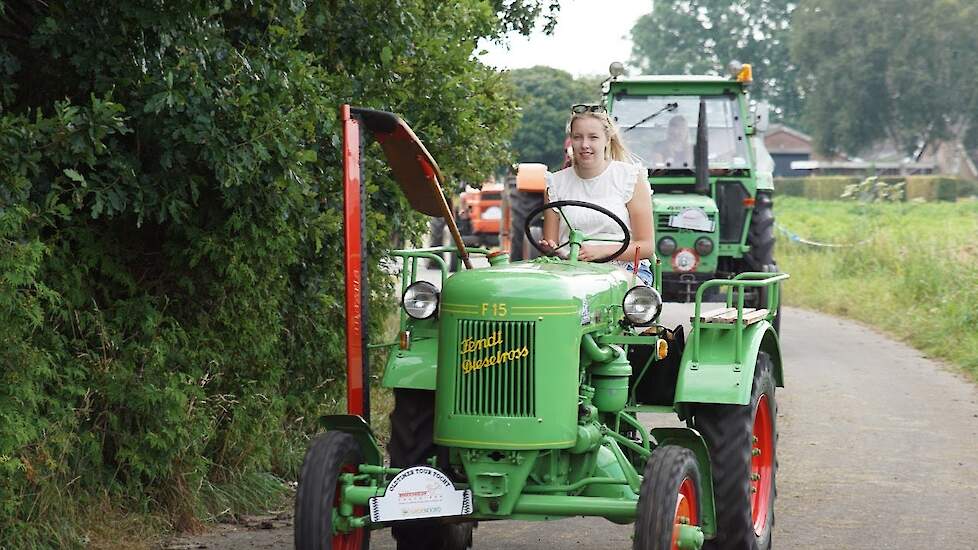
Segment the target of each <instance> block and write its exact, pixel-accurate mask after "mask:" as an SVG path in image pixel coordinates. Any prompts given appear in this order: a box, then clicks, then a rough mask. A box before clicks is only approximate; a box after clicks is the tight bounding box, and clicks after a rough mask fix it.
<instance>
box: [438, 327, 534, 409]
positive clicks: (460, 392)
mask: <svg viewBox="0 0 978 550" xmlns="http://www.w3.org/2000/svg"><path fill="white" fill-rule="evenodd" d="M534 329H535V327H534V324H533V322H532V321H480V320H465V319H462V320H459V322H458V334H459V339H458V342H459V344H458V345H459V348H458V353H457V357H458V359H457V361H458V363H457V365H456V369H457V370H456V371H455V372H456V379H455V414H463V415H490V416H512V417H535V416H536V392H535V390H536V383H535V382H536V380H535V374H534V371H535V369H534V360H533V359H534V358H533V355H534V354H533V350H534V336H535V334H534V332H535V331H534Z"/></svg>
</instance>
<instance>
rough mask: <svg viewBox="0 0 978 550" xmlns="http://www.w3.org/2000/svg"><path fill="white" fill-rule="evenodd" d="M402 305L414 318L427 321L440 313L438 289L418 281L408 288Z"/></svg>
mask: <svg viewBox="0 0 978 550" xmlns="http://www.w3.org/2000/svg"><path fill="white" fill-rule="evenodd" d="M401 303H402V304H403V306H404V311H405V312H407V314H408V315H409V316H411V317H412V318H414V319H427V318H428V317H431V316H432V315H434V314H435V312H436V311H438V289H437V288H435V285H433V284H431V283H429V282H428V281H418V282H416V283H413V284H412V285H411V286H409V287H407V290H405V291H404V297H403V299H402V300H401Z"/></svg>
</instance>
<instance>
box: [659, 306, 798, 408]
mask: <svg viewBox="0 0 978 550" xmlns="http://www.w3.org/2000/svg"><path fill="white" fill-rule="evenodd" d="M735 330H736V329H733V330H715V329H700V335H701V338H702V341H701V342H700V344H699V361H696V362H694V361H693V348H694V343H695V342H694V339H695V338H696V335H695V334H691V335H690V339H689V340H688V341H687V342H686V348H685V349H684V350H683V357H682V360H681V362H680V365H679V379H678V381H677V383H676V397H675V402H676V404H680V403H720V404H730V405H747V404H748V403H750V395H751V385H752V384H753V380H754V365H755V364H756V363H757V354H758V353H760V352H762V351H763V352H765V353H767V354H768V356H770V358H771V362H772V363H773V365H774V381H775V384H777V386H778V387H784V377H783V375H782V368H781V344H780V342H779V341H778V333H777V332H776V331H775V330H774V328H773V327H772V326H771V324H770V323H768V322H767V321H761V322H759V323H755V324H753V325H749V326H747V327H744V329H743V330H744V332H743V341H742V348H741V355H740V357H735V355H736V350H737V343H736V332H735Z"/></svg>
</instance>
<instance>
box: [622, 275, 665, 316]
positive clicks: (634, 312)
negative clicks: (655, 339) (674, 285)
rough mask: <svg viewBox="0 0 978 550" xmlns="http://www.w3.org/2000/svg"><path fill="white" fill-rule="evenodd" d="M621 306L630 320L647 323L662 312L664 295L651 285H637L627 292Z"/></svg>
mask: <svg viewBox="0 0 978 550" xmlns="http://www.w3.org/2000/svg"><path fill="white" fill-rule="evenodd" d="M621 308H622V311H624V313H625V318H626V319H628V322H630V323H632V324H633V325H647V324H649V323H651V322H652V321H654V320H655V318H656V317H658V316H659V313H661V312H662V297H661V296H659V293H658V292H657V291H656V290H655V289H654V288H652V287H650V286H645V285H640V286H636V287H633V288H632V289H631V290H629V291H628V292H626V293H625V299H624V300H622V302H621Z"/></svg>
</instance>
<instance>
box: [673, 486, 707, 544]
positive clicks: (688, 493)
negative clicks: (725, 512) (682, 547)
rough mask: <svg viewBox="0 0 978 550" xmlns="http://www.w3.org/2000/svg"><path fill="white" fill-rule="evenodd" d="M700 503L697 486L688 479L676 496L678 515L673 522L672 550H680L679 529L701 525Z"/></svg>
mask: <svg viewBox="0 0 978 550" xmlns="http://www.w3.org/2000/svg"><path fill="white" fill-rule="evenodd" d="M699 509H700V507H699V502H697V500H696V485H694V484H693V480H692V479H689V478H688V477H684V478H683V482H682V483H680V484H679V494H678V495H677V496H676V515H675V518H674V519H673V521H672V544H671V545H670V548H672V550H679V527H680V526H681V525H699V523H700V518H699Z"/></svg>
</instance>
